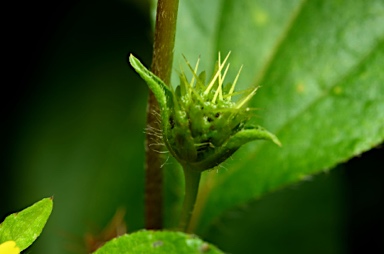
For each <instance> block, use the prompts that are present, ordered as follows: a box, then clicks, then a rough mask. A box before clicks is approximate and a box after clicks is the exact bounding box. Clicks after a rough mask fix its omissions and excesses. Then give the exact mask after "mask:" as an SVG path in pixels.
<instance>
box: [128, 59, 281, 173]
mask: <svg viewBox="0 0 384 254" xmlns="http://www.w3.org/2000/svg"><path fill="white" fill-rule="evenodd" d="M228 57H229V54H228V55H227V56H226V58H225V59H224V60H223V61H222V62H221V59H220V54H219V59H218V62H217V66H216V71H215V73H214V75H213V77H212V79H211V80H210V81H209V82H208V84H205V72H202V73H200V74H199V75H198V74H197V70H198V66H199V60H198V61H197V63H196V66H195V68H192V66H191V65H190V64H189V62H188V61H187V60H186V59H185V57H184V59H185V61H186V63H187V65H188V68H189V69H190V71H191V72H192V78H191V80H190V81H188V80H187V76H186V75H185V73H184V72H181V73H180V75H179V76H180V85H179V86H177V88H176V89H175V90H173V89H172V87H168V86H167V85H165V84H164V82H163V81H161V80H160V79H159V78H158V77H157V76H155V75H154V74H153V73H152V72H150V71H149V70H147V69H146V68H145V67H144V66H143V65H142V64H141V63H140V61H139V60H138V59H137V58H135V57H134V56H133V55H130V57H129V61H130V63H131V65H132V66H133V68H134V69H135V70H136V72H137V73H139V75H140V76H141V77H142V78H143V79H144V80H145V81H146V83H147V84H148V86H149V88H150V89H151V90H152V92H153V93H154V95H155V97H156V99H157V101H158V102H159V105H160V110H161V119H162V132H163V139H164V143H165V144H166V146H167V148H168V150H169V151H170V152H171V154H172V155H173V156H174V157H175V158H176V159H177V160H178V161H179V162H180V163H181V164H182V165H183V166H184V165H188V167H189V168H193V169H194V170H197V171H204V170H207V169H211V168H213V167H215V166H217V165H219V164H220V163H222V162H223V161H225V160H226V159H227V158H228V157H229V156H231V155H232V154H233V153H234V152H235V151H236V150H237V149H239V148H240V146H242V145H243V144H245V143H247V142H249V141H253V140H257V139H266V140H270V141H272V142H274V143H275V144H277V145H280V142H279V140H278V139H277V137H276V136H275V135H273V134H272V133H270V132H268V131H267V130H265V129H263V128H262V127H260V126H247V125H246V124H247V121H248V120H249V119H250V118H251V116H252V113H251V110H250V109H249V108H247V107H245V105H246V103H247V102H248V101H249V100H250V99H251V98H252V97H253V96H254V95H255V93H256V91H257V89H258V87H256V88H254V89H253V90H251V92H248V94H245V96H244V98H242V99H241V100H239V101H237V102H234V101H232V98H233V95H234V94H235V86H236V83H237V80H238V78H239V75H240V71H241V69H240V70H239V72H238V74H237V76H236V78H235V80H234V82H233V83H232V84H228V85H225V86H224V79H225V76H226V74H227V71H228V68H229V64H227V65H226V68H225V69H224V67H225V64H226V62H227V60H228ZM223 70H224V71H223Z"/></svg>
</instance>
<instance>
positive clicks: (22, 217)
mask: <svg viewBox="0 0 384 254" xmlns="http://www.w3.org/2000/svg"><path fill="white" fill-rule="evenodd" d="M52 207H53V202H52V198H45V199H42V200H40V201H39V202H36V203H35V204H33V205H31V206H30V207H28V208H25V209H24V210H22V211H21V212H18V213H13V214H11V215H9V216H8V217H7V218H5V220H4V221H3V222H2V223H1V224H0V244H1V243H4V242H6V241H11V240H12V241H15V242H16V245H17V247H19V248H20V250H21V251H22V250H25V249H26V248H28V247H29V246H30V245H31V244H32V243H33V242H34V241H35V240H36V239H37V237H38V236H39V235H40V234H41V231H43V228H44V226H45V224H46V223H47V220H48V218H49V215H51V212H52Z"/></svg>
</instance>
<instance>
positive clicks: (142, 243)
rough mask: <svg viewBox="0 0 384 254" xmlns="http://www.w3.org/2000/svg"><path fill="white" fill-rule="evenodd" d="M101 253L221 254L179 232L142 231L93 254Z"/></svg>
mask: <svg viewBox="0 0 384 254" xmlns="http://www.w3.org/2000/svg"><path fill="white" fill-rule="evenodd" d="M103 253H105V254H114V253H116V254H117V253H118V254H124V253H132V254H135V253H137V254H139V253H147V254H162V253H164V254H168V253H169V254H173V253H175V254H176V253H177V254H193V253H196V254H201V253H207V254H214V253H223V252H221V251H220V250H219V249H217V248H216V247H215V246H213V245H211V244H208V243H205V242H204V241H202V240H201V239H199V238H198V237H196V236H194V235H188V234H184V233H181V232H170V231H169V232H167V231H145V230H144V231H139V232H136V233H133V234H129V235H124V236H121V237H119V238H115V239H113V240H111V241H109V242H108V243H106V244H105V245H104V246H103V247H101V248H100V249H98V250H97V251H96V252H95V254H103Z"/></svg>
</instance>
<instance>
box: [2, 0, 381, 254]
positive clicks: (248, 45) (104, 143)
mask: <svg viewBox="0 0 384 254" xmlns="http://www.w3.org/2000/svg"><path fill="white" fill-rule="evenodd" d="M134 2H135V3H134ZM144 2H146V1H128V0H127V1H123V0H115V1H105V0H98V1H90V0H79V1H75V0H73V1H69V2H68V3H66V4H63V3H56V4H54V3H53V2H50V1H46V2H44V4H42V3H29V2H27V1H25V4H22V3H19V2H18V4H17V6H15V7H14V8H15V10H17V11H18V12H16V13H18V16H16V18H17V19H18V20H19V21H20V23H21V24H22V27H15V28H12V27H11V28H10V31H9V36H8V37H7V38H10V47H11V49H12V50H9V51H8V52H5V53H9V55H10V57H9V60H8V61H6V62H7V63H8V64H7V66H6V68H8V69H6V71H5V73H6V74H8V75H9V76H10V80H12V81H13V82H11V83H9V84H10V85H9V86H8V89H9V92H8V91H7V93H4V94H3V97H7V98H4V100H3V101H2V102H3V103H4V105H5V106H4V107H3V108H2V109H3V110H4V111H5V113H6V116H7V118H5V121H4V123H5V124H4V125H3V126H2V128H4V129H2V130H3V131H2V133H3V141H4V142H3V144H4V146H3V150H4V152H2V176H1V177H0V188H1V193H0V195H1V200H2V203H1V206H0V216H1V218H0V219H3V218H5V216H6V215H8V214H10V213H11V212H14V211H17V210H21V209H22V208H23V207H25V204H28V203H32V202H33V201H35V200H36V199H37V198H41V197H44V196H52V195H54V197H55V201H56V202H55V210H54V211H53V213H52V216H51V218H50V220H49V223H48V224H47V227H46V229H45V230H44V233H43V234H42V235H41V236H40V237H39V239H38V240H37V241H36V243H35V244H34V245H33V246H32V248H30V250H31V251H34V252H37V253H58V254H60V253H82V252H84V247H83V246H84V236H85V235H86V233H87V232H97V231H99V230H100V228H103V227H104V226H105V225H106V224H108V221H110V220H111V218H112V217H113V215H114V214H115V212H116V211H117V210H118V209H120V208H123V209H125V211H126V216H125V220H126V222H127V227H128V232H133V231H135V230H138V229H141V228H142V227H143V225H144V222H143V220H144V218H143V213H144V207H143V199H144V193H143V189H144V171H143V164H144V134H143V130H144V128H145V108H146V105H145V104H146V98H147V97H146V96H147V87H146V85H145V84H144V82H143V81H141V80H140V78H139V77H138V76H137V75H136V74H135V73H134V72H133V70H131V69H130V67H129V66H128V64H127V62H126V56H127V55H128V54H129V53H131V52H132V53H134V54H135V55H137V56H140V59H141V60H143V63H144V64H145V65H146V66H149V65H150V57H151V40H152V38H151V36H152V32H151V23H150V22H151V21H150V20H149V16H150V10H149V9H148V4H147V3H144ZM43 7H46V8H48V9H49V10H50V11H48V12H46V11H44V10H45V9H46V8H43ZM11 10H13V9H11ZM152 13H153V11H152V12H151V14H152ZM380 13H381V15H380ZM382 13H383V5H382V1H379V0H378V1H371V2H369V3H366V2H365V1H331V0H327V1H289V2H288V1H276V2H274V4H273V5H272V4H270V2H269V1H222V0H205V1H181V5H180V12H179V24H178V25H179V28H178V29H179V30H178V35H177V40H176V44H177V45H176V49H175V56H176V58H175V64H174V69H178V66H179V62H181V60H179V59H178V57H180V56H181V53H184V54H185V55H186V57H187V58H188V59H189V60H190V61H191V63H193V62H194V61H193V59H197V57H198V56H199V55H201V58H202V59H201V70H203V69H205V70H207V72H208V74H209V73H210V71H212V69H210V68H211V66H213V61H214V59H216V58H217V52H218V51H219V50H220V51H221V52H222V53H223V54H225V53H226V52H227V51H229V50H232V55H231V65H232V67H231V69H233V70H234V73H229V74H228V75H229V79H230V78H231V77H233V76H234V75H235V74H236V68H239V67H240V65H241V64H244V69H243V72H242V75H241V77H240V80H239V82H240V83H241V84H242V85H240V86H243V87H241V88H248V87H251V86H254V85H256V84H261V85H262V88H261V89H260V90H259V92H258V94H256V96H255V99H254V101H253V102H252V106H253V107H257V108H261V109H262V110H260V111H258V112H257V117H256V122H257V123H259V124H261V125H263V126H265V127H266V128H268V129H271V131H276V130H277V131H278V132H279V133H278V136H279V138H281V139H282V142H283V148H281V149H279V148H274V147H273V146H272V145H270V146H269V145H262V143H255V144H250V145H249V146H247V147H245V148H244V149H242V150H241V151H240V152H239V153H238V154H236V155H235V156H234V157H233V161H232V160H230V161H229V162H228V163H227V164H226V165H224V166H225V168H226V169H222V168H220V169H219V173H217V171H216V170H213V171H212V172H210V173H209V174H210V177H209V178H208V179H207V181H206V182H205V185H206V186H207V187H209V188H208V190H209V191H208V193H209V195H207V197H208V196H209V197H208V198H209V199H208V202H207V203H206V204H208V205H207V206H204V208H203V206H201V208H203V209H202V215H201V217H200V218H202V219H203V220H202V221H201V222H200V224H199V227H198V229H199V232H204V234H203V236H204V238H205V239H207V240H209V241H212V242H214V243H215V244H217V246H219V247H222V249H223V250H224V251H230V252H231V253H244V252H245V253H246V252H249V251H252V252H254V251H256V250H259V251H260V252H264V253H265V252H268V253H281V252H282V251H284V253H289V252H290V251H293V252H295V253H309V252H312V251H313V248H314V246H322V250H324V252H327V251H329V253H340V252H343V251H344V250H345V249H344V248H345V244H346V243H345V241H346V240H345V238H344V237H345V235H347V233H346V231H347V230H348V229H349V228H348V225H349V224H348V225H347V226H346V225H345V224H344V223H351V222H350V221H349V220H348V221H347V222H345V221H344V220H343V218H342V217H343V216H342V214H345V213H346V214H350V213H351V211H349V210H346V209H347V208H350V209H352V208H351V207H349V206H348V204H346V205H345V202H352V201H351V200H348V199H347V198H346V196H344V194H345V192H347V190H348V188H350V189H351V188H354V185H352V186H348V185H347V184H344V183H345V182H347V183H348V181H350V180H351V179H349V178H347V177H345V174H348V172H345V173H344V172H343V173H341V172H340V171H341V170H342V169H340V171H335V172H332V173H330V174H326V175H323V176H319V177H315V178H314V180H313V181H309V182H307V181H306V182H305V183H303V184H298V185H296V186H294V187H293V189H292V188H289V189H285V190H280V191H278V192H276V193H273V194H268V195H266V196H265V197H263V198H260V196H261V195H262V194H264V193H266V192H268V191H270V190H274V189H277V188H281V185H286V184H288V183H292V182H297V181H299V180H308V179H310V178H311V177H310V176H309V175H310V174H313V173H315V172H321V171H322V170H323V169H329V168H332V167H334V166H335V165H336V164H337V163H341V162H343V161H346V160H348V159H349V158H351V157H352V156H354V155H357V154H359V153H362V152H363V151H365V150H368V149H370V148H372V147H373V146H374V145H376V144H378V143H379V142H380V140H382V139H383V128H382V126H384V124H383V122H382V120H383V119H384V117H383V115H382V114H383V112H384V110H382V105H383V104H382V101H383V95H384V92H383V86H382V83H383V82H382V81H383V76H382V75H383V73H382V71H380V70H381V68H380V67H382V66H383V60H382V59H384V58H383V53H384V52H383V24H384V22H382V19H383V15H382ZM288 28H290V29H288ZM340 41H342V42H343V43H339V42H340ZM7 70H13V71H14V72H8V73H7ZM175 82H177V79H174V85H175V84H177V83H175ZM323 99H324V100H323ZM380 100H381V103H379V102H380ZM317 102H320V103H317ZM311 105H312V106H311ZM307 108H308V109H309V110H307V111H305V110H306V109H307ZM341 109H342V110H341ZM353 110H355V111H353ZM302 112H305V113H302ZM290 123H297V124H290ZM375 133H376V134H375ZM329 137H333V138H331V139H330V140H333V143H332V142H330V143H326V142H325V141H326V140H327V139H329ZM261 147H262V149H261ZM335 147H337V148H340V150H339V149H335ZM329 151H333V152H332V153H330V152H329ZM256 155H257V156H256ZM363 157H364V156H363ZM319 162H320V163H319ZM236 165H237V166H236ZM256 165H257V167H258V168H259V169H258V170H255V167H256ZM363 165H364V166H360V167H361V168H363V169H364V170H358V172H359V173H358V174H357V175H359V174H361V175H364V174H365V175H366V176H367V177H366V178H362V179H364V180H363V181H362V182H364V183H366V185H359V190H364V188H365V189H367V188H368V189H369V188H371V187H372V186H379V185H377V182H375V184H376V185H374V184H372V185H370V183H371V182H370V181H369V180H372V179H380V178H379V177H375V175H374V174H378V173H377V172H379V171H370V169H371V165H369V161H368V162H366V163H365V164H364V163H363ZM235 167H236V168H237V169H235ZM166 168H167V170H166V171H165V173H166V179H165V181H166V184H167V185H166V187H167V200H166V214H167V217H166V218H165V220H166V224H167V225H169V226H171V225H172V223H173V220H174V219H175V217H177V215H176V214H177V211H178V209H179V201H180V198H181V197H182V194H183V193H182V192H183V191H182V184H179V183H180V181H181V180H180V179H181V174H180V170H179V167H178V165H177V164H176V162H174V160H172V159H170V160H169V161H168V162H167V164H166ZM292 169H294V170H292ZM281 172H283V173H281ZM375 172H376V173H375ZM229 176H230V177H229ZM360 178H361V177H359V176H357V177H356V178H355V179H357V181H358V179H360ZM218 179H221V180H219V181H218ZM232 179H234V180H232ZM355 182H356V180H355ZM234 190H236V191H234ZM380 191H382V189H380V188H378V189H377V190H376V191H375V192H367V193H368V194H367V196H373V197H375V198H373V200H374V202H376V201H377V200H380V198H378V199H376V197H377V195H378V194H377V193H380ZM353 193H354V195H355V192H353ZM364 193H365V192H364ZM206 194H207V193H206ZM364 195H365V194H364ZM256 199H257V200H256ZM351 199H352V200H353V197H352V198H351ZM363 199H364V198H363ZM364 200H367V202H369V200H371V199H364ZM381 200H382V199H381ZM374 204H376V203H374ZM362 206H364V207H366V203H362ZM346 207H347V208H346ZM368 207H370V206H368ZM375 207H376V206H373V207H370V208H369V210H370V211H371V210H372V211H377V209H375ZM228 208H229V210H228ZM353 209H355V208H353ZM359 214H361V213H359ZM375 216H376V217H375ZM369 217H372V218H376V220H377V219H378V218H379V216H378V214H373V215H371V214H369V213H368V215H367V216H366V217H364V221H365V220H367V218H369ZM353 218H354V220H353V221H354V222H353V223H356V221H359V219H360V217H359V215H356V216H354V217H353ZM354 225H355V224H354ZM354 229H356V228H354ZM357 231H358V230H357ZM276 232H277V233H276ZM354 232H355V231H354ZM364 232H367V231H364ZM96 234H97V233H96ZM250 235H252V236H251V237H250ZM371 239H372V238H371ZM300 241H301V242H300ZM370 244H372V242H370ZM366 246H368V244H367V245H366ZM318 251H319V252H318V253H320V252H321V250H318ZM331 251H332V252H331ZM313 253H316V252H313Z"/></svg>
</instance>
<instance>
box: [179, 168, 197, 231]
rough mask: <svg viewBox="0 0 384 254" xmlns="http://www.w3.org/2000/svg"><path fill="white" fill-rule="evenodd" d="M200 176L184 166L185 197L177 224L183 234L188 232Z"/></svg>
mask: <svg viewBox="0 0 384 254" xmlns="http://www.w3.org/2000/svg"><path fill="white" fill-rule="evenodd" d="M200 176H201V172H199V171H195V170H193V169H191V168H189V167H188V166H184V178H185V196H184V203H183V208H182V210H181V216H180V224H179V229H180V230H182V231H184V232H189V231H188V227H189V223H190V220H191V217H192V213H193V209H194V207H195V202H196V197H197V193H198V191H199V183H200Z"/></svg>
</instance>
